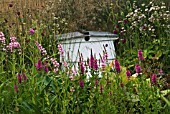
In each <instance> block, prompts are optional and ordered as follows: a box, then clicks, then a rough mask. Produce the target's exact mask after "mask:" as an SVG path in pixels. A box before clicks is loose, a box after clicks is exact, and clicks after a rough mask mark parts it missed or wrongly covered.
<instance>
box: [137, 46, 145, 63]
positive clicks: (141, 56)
mask: <svg viewBox="0 0 170 114" xmlns="http://www.w3.org/2000/svg"><path fill="white" fill-rule="evenodd" d="M138 58H139V60H141V61H143V60H144V57H143V53H142V50H141V49H139V50H138Z"/></svg>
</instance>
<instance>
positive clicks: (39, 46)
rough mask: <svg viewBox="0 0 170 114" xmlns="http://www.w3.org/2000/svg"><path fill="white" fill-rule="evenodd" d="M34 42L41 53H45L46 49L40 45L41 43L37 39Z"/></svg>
mask: <svg viewBox="0 0 170 114" xmlns="http://www.w3.org/2000/svg"><path fill="white" fill-rule="evenodd" d="M35 44H36V46H37V47H38V49H39V50H40V51H41V53H42V54H43V55H47V51H46V50H45V48H43V47H42V46H41V44H39V43H38V42H37V41H36V42H35Z"/></svg>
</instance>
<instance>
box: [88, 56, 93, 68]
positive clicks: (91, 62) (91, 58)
mask: <svg viewBox="0 0 170 114" xmlns="http://www.w3.org/2000/svg"><path fill="white" fill-rule="evenodd" d="M93 64H94V57H93V55H92V53H91V56H90V60H89V67H90V68H93Z"/></svg>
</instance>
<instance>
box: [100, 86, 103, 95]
mask: <svg viewBox="0 0 170 114" xmlns="http://www.w3.org/2000/svg"><path fill="white" fill-rule="evenodd" d="M100 93H103V86H102V85H100Z"/></svg>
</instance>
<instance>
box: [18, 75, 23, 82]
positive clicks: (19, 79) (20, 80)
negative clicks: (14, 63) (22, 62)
mask: <svg viewBox="0 0 170 114" xmlns="http://www.w3.org/2000/svg"><path fill="white" fill-rule="evenodd" d="M18 82H19V83H21V82H22V77H21V75H20V74H18Z"/></svg>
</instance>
